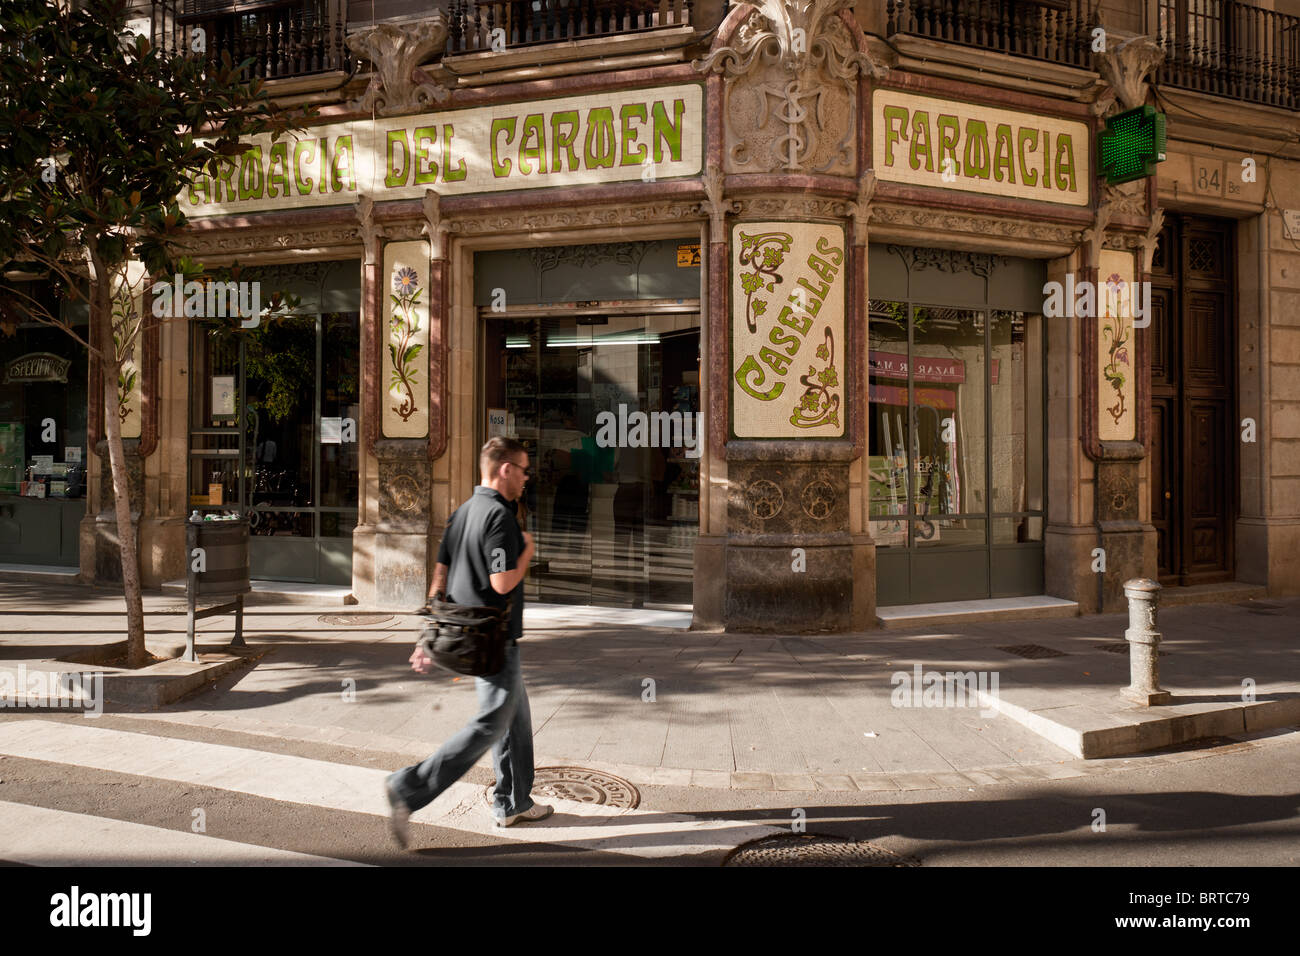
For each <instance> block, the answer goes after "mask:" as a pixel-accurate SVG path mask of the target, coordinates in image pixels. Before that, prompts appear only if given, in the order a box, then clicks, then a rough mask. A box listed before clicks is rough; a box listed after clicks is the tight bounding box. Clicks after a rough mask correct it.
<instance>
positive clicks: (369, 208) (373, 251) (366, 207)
mask: <svg viewBox="0 0 1300 956" xmlns="http://www.w3.org/2000/svg"><path fill="white" fill-rule="evenodd" d="M356 210H357V219H358V220H359V221H360V222H361V241H362V243H364V244H365V248H366V260H365V264H366V265H368V266H373V265H375V264H377V263H378V262H379V240H380V239H381V238H384V229H383V227H382V226H380V225H378V224H377V223H376V222H375V201H374V200H373V199H371V198H370V197H369V196H367V195H366V194H365V193H362V194H361V195H360V196H359V197H358V198H357V203H356Z"/></svg>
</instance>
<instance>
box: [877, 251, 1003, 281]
mask: <svg viewBox="0 0 1300 956" xmlns="http://www.w3.org/2000/svg"><path fill="white" fill-rule="evenodd" d="M889 251H890V252H892V253H895V254H896V255H899V256H901V257H902V259H903V261H904V262H905V263H907V268H908V271H909V272H916V271H919V270H921V269H938V270H939V271H940V272H951V273H954V274H955V273H958V272H970V273H973V274H974V275H977V276H979V277H980V278H982V279H987V278H988V277H989V276H990V275H992V274H993V270H994V269H995V268H997V267H998V266H1000V265H1006V263H1007V257H1006V256H995V255H990V254H989V253H985V252H958V251H956V250H953V249H930V248H924V247H920V246H890V247H889Z"/></svg>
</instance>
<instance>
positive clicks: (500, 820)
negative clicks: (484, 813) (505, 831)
mask: <svg viewBox="0 0 1300 956" xmlns="http://www.w3.org/2000/svg"><path fill="white" fill-rule="evenodd" d="M554 812H555V808H554V807H548V806H547V805H546V804H544V803H534V804H533V805H532V807H531V808H529V809H528V810H525V811H524V812H523V813H514V814H511V815H510V816H508V817H498V816H493V817H492V822H493V823H494V824H495V825H496V826H499V827H509V826H514V825H515V824H516V823H518V822H520V821H521V820H522V821H523V822H525V823H532V822H533V821H534V820H545V819H546V818H547V817H549V816H550V815H551V814H552V813H554Z"/></svg>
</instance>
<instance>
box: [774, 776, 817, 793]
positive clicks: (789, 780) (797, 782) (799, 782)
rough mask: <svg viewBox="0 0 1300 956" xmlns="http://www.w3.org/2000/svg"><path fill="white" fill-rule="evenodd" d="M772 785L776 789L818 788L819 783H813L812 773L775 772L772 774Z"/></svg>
mask: <svg viewBox="0 0 1300 956" xmlns="http://www.w3.org/2000/svg"><path fill="white" fill-rule="evenodd" d="M772 787H773V789H775V790H816V789H817V785H816V784H815V783H813V778H812V775H811V774H806V773H774V774H772Z"/></svg>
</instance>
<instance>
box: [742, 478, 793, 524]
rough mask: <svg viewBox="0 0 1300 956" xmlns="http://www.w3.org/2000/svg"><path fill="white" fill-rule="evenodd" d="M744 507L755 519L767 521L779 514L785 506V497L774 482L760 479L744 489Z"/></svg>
mask: <svg viewBox="0 0 1300 956" xmlns="http://www.w3.org/2000/svg"><path fill="white" fill-rule="evenodd" d="M745 505H746V506H747V507H748V508H749V513H750V514H752V515H753V516H754V517H755V518H761V519H763V520H765V521H766V520H767V519H768V518H775V517H776V516H777V515H779V514H780V513H781V508H782V507H783V506H784V505H785V495H784V494H782V493H781V487H780V486H779V485H778V484H776V483H775V482H772V481H768V480H767V479H766V478H760V479H758V481H755V482H754V483H752V484H751V485H749V486H748V487H747V488H746V489H745Z"/></svg>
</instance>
